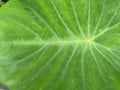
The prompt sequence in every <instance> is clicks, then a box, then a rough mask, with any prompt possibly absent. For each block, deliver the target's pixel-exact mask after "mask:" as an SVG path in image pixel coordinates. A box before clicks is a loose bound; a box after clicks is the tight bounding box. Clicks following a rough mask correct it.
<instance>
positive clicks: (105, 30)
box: [95, 3, 120, 38]
mask: <svg viewBox="0 0 120 90" xmlns="http://www.w3.org/2000/svg"><path fill="white" fill-rule="evenodd" d="M119 7H120V3H119V4H118V6H117V8H116V10H115V12H114V14H113V16H112V17H111V19H110V21H109V22H108V24H107V26H106V27H105V29H104V30H103V31H102V32H100V33H99V34H97V35H96V36H95V38H97V37H99V36H101V35H103V34H104V33H106V32H108V31H109V30H112V29H113V28H115V27H116V26H118V25H119V24H120V23H118V24H116V25H113V26H111V27H109V26H110V24H111V23H112V22H113V20H114V18H115V16H116V15H117V13H118V10H119Z"/></svg>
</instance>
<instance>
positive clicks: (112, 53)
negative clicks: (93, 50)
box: [96, 43, 120, 59]
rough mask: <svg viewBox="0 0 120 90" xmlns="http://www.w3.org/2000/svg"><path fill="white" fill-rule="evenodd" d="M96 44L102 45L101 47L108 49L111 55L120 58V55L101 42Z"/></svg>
mask: <svg viewBox="0 0 120 90" xmlns="http://www.w3.org/2000/svg"><path fill="white" fill-rule="evenodd" d="M96 45H98V46H100V47H102V48H103V49H106V50H107V51H109V52H110V53H111V55H113V56H115V57H116V58H118V59H120V56H118V55H117V54H115V53H114V52H113V51H112V50H111V49H110V48H108V47H106V46H104V45H102V44H98V43H96Z"/></svg>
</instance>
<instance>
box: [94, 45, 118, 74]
mask: <svg viewBox="0 0 120 90" xmlns="http://www.w3.org/2000/svg"><path fill="white" fill-rule="evenodd" d="M94 48H95V49H96V50H97V52H98V53H99V54H100V55H101V56H103V57H104V58H105V59H106V60H107V61H108V62H109V63H110V64H111V65H112V66H113V67H114V68H115V69H116V70H117V71H119V72H120V69H119V68H118V67H117V66H116V65H115V64H114V63H113V62H112V61H111V60H110V59H109V58H108V57H107V56H106V55H104V53H103V52H101V50H100V49H98V48H97V47H96V45H94Z"/></svg>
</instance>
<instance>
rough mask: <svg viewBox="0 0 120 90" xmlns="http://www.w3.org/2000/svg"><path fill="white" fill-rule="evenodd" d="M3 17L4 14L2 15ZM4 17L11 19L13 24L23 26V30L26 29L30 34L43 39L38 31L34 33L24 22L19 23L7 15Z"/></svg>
mask: <svg viewBox="0 0 120 90" xmlns="http://www.w3.org/2000/svg"><path fill="white" fill-rule="evenodd" d="M2 17H5V16H2ZM5 18H6V19H8V20H9V21H10V20H11V21H12V22H14V23H15V24H18V25H19V26H21V27H23V28H24V30H27V31H28V32H30V33H31V34H33V35H34V36H35V37H38V38H39V39H40V40H41V41H43V39H42V38H41V37H40V35H39V34H38V33H36V32H35V31H34V30H32V29H31V28H30V27H28V26H27V25H25V24H22V23H20V22H19V21H17V20H14V18H9V17H5Z"/></svg>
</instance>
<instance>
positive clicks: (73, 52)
mask: <svg viewBox="0 0 120 90" xmlns="http://www.w3.org/2000/svg"><path fill="white" fill-rule="evenodd" d="M77 48H78V45H76V46H75V47H74V49H73V51H72V54H71V55H70V57H69V59H68V60H67V63H66V65H65V68H64V71H63V73H62V76H61V79H63V78H64V75H65V73H66V72H67V69H68V67H69V65H70V63H71V61H72V58H73V57H74V55H75V52H76V50H77Z"/></svg>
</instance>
